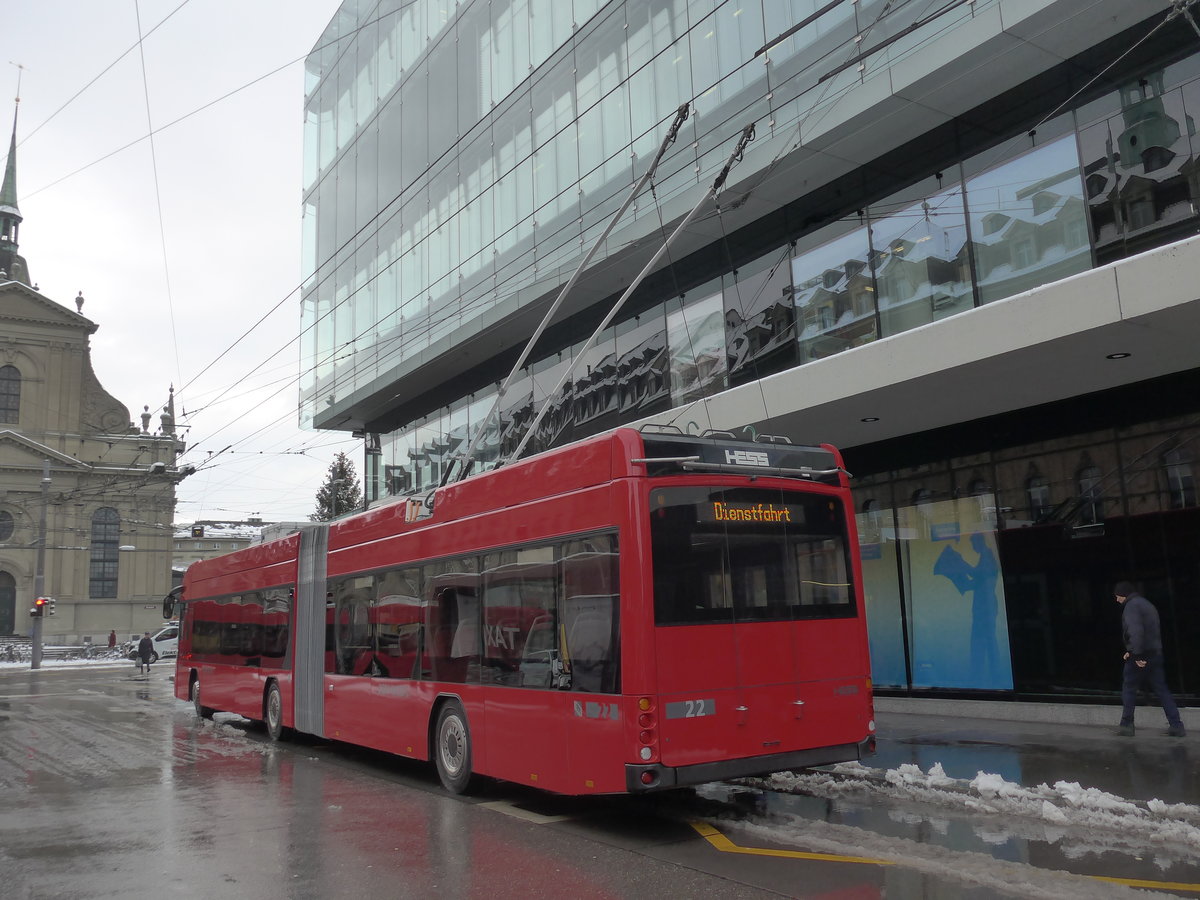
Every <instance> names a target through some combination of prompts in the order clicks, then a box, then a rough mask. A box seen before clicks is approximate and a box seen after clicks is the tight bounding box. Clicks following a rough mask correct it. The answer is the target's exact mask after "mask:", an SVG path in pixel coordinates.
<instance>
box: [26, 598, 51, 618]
mask: <svg viewBox="0 0 1200 900" xmlns="http://www.w3.org/2000/svg"><path fill="white" fill-rule="evenodd" d="M47 602H48V601H47V600H46V598H45V597H38V598H37V599H36V600H34V601H33V608H32V609H31V610H29V615H30V616H32V617H34V618H35V619H40V618H41V617H42V616H44V615H45V614H46V604H47Z"/></svg>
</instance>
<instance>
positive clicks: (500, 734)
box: [479, 544, 569, 790]
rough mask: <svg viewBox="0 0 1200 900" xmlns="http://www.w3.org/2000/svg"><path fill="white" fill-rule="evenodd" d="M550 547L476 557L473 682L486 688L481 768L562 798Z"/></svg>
mask: <svg viewBox="0 0 1200 900" xmlns="http://www.w3.org/2000/svg"><path fill="white" fill-rule="evenodd" d="M555 555H556V547H555V546H554V545H553V544H544V545H535V546H527V547H519V548H514V549H510V550H503V551H497V552H493V553H488V554H485V555H484V556H483V559H482V563H483V567H482V571H481V574H480V587H481V595H480V600H481V604H480V608H481V616H482V618H481V628H480V634H479V638H480V647H481V656H480V662H479V680H480V682H481V683H482V684H484V685H487V686H489V689H488V690H487V692H486V693H485V695H484V696H485V697H486V706H487V731H488V742H487V754H488V767H489V769H490V770H491V771H493V772H495V773H497V774H499V775H500V777H503V778H507V779H510V780H512V781H515V782H519V783H522V784H532V785H535V786H537V787H546V788H548V789H551V790H564V789H565V787H566V785H565V784H564V783H563V780H562V779H564V777H565V773H566V770H567V765H568V759H569V756H568V752H569V751H568V748H567V743H566V721H565V719H566V717H565V711H566V708H567V706H568V698H567V697H566V696H565V695H563V694H562V692H561V691H560V690H559V688H560V687H561V682H560V680H559V678H558V676H557V674H556V673H557V672H558V671H560V669H559V667H558V665H557V663H556V660H557V658H558V657H557V651H556V647H557V638H556V632H557V624H556V623H557V610H556V605H557V604H556V594H557V585H558V577H557V572H558V567H557V565H556V562H555Z"/></svg>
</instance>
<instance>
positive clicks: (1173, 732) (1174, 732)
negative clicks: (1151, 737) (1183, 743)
mask: <svg viewBox="0 0 1200 900" xmlns="http://www.w3.org/2000/svg"><path fill="white" fill-rule="evenodd" d="M1167 736H1168V737H1187V731H1186V730H1185V729H1184V727H1183V726H1182V725H1172V726H1171V727H1170V728H1168V729H1167Z"/></svg>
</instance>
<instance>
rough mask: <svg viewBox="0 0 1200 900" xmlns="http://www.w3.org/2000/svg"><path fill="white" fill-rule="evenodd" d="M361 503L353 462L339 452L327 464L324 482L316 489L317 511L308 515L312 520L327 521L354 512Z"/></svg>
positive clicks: (360, 488) (360, 491) (360, 493)
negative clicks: (327, 468) (327, 469)
mask: <svg viewBox="0 0 1200 900" xmlns="http://www.w3.org/2000/svg"><path fill="white" fill-rule="evenodd" d="M361 505H362V487H361V485H359V483H358V476H357V475H355V474H354V463H352V462H351V461H350V459H349V458H348V457H347V456H346V454H345V453H339V454H338V455H337V456H335V457H334V458H333V462H331V463H330V464H329V471H328V472H326V473H325V483H324V484H322V485H321V488H320V490H318V491H317V511H316V512H314V513H313V514H312V515H310V516H309V519H311V520H312V521H314V522H328V521H330V520H331V519H336V518H337V517H338V516H344V515H346V514H347V513H351V512H354V511H355V510H356V509H358V508H360V506H361Z"/></svg>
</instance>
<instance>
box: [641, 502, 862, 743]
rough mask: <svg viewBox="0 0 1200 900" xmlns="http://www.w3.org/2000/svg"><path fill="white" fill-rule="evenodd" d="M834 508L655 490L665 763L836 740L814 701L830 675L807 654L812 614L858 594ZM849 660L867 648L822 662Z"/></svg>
mask: <svg viewBox="0 0 1200 900" xmlns="http://www.w3.org/2000/svg"><path fill="white" fill-rule="evenodd" d="M829 503H830V498H828V497H825V496H818V495H808V494H799V493H792V492H786V493H785V492H782V491H780V490H777V489H769V488H760V487H757V486H749V487H736V488H733V487H724V488H721V487H711V486H696V487H691V486H689V487H668V488H657V489H654V490H652V491H651V495H650V527H651V542H652V560H653V566H654V599H655V624H656V628H655V637H656V647H657V650H658V652H657V659H658V679H659V695H660V696H659V701H660V704H661V709H660V712H659V715H660V721H661V734H662V744H661V753H662V761H663V763H664V764H665V765H669V766H680V765H692V764H697V763H702V762H707V761H710V760H712V759H715V758H740V757H747V756H760V755H768V754H772V753H783V752H788V751H791V750H796V749H801V748H804V747H808V746H818V745H824V744H827V743H832V742H830V741H826V740H825V739H824V735H823V734H822V730H823V724H824V723H823V722H822V720H821V718H820V717H819V716H815V715H814V713H815V708H810V705H809V704H810V694H811V693H812V682H813V681H815V680H819V679H823V678H827V677H828V676H829V674H830V673H829V672H822V671H820V663H819V661H818V660H817V659H816V658H812V659H810V658H808V656H807V654H808V653H809V651H810V650H811V641H810V640H809V638H808V633H807V627H808V618H809V617H810V616H816V615H820V614H823V613H824V612H825V611H826V609H827V605H828V599H829V597H830V596H840V597H845V598H847V600H848V598H849V597H851V596H852V594H853V592H852V591H851V589H850V585H849V578H848V576H847V574H846V573H847V572H848V571H849V558H848V556H847V555H846V547H845V540H844V534H843V532H844V527H843V526H842V525H841V524H839V523H840V522H841V515H840V513H839V515H838V516H836V517H832V518H831V514H830V510H829V508H828V507H829ZM836 505H837V504H836V501H835V506H836ZM814 532H815V533H814ZM814 540H815V541H816V544H815V545H814ZM827 570H828V571H827ZM843 608H844V609H849V611H850V613H851V614H853V604H852V603H846V604H843ZM827 637H829V638H830V639H835V638H836V637H837V636H836V635H834V634H829V635H827ZM839 652H840V653H841V654H842V655H843V656H846V655H849V656H851V657H855V656H856V655H857V652H858V651H857V648H856V647H854V646H852V647H844V648H841V650H839V648H838V647H836V646H831V647H828V648H825V650H824V652H823V653H822V654H821V655H820V660H828V659H829V658H831V657H836V656H837V655H838V654H839ZM855 661H856V662H860V661H858V660H855ZM822 690H824V689H819V690H818V693H820V692H821V691H822ZM819 705H820V704H818V706H819Z"/></svg>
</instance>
